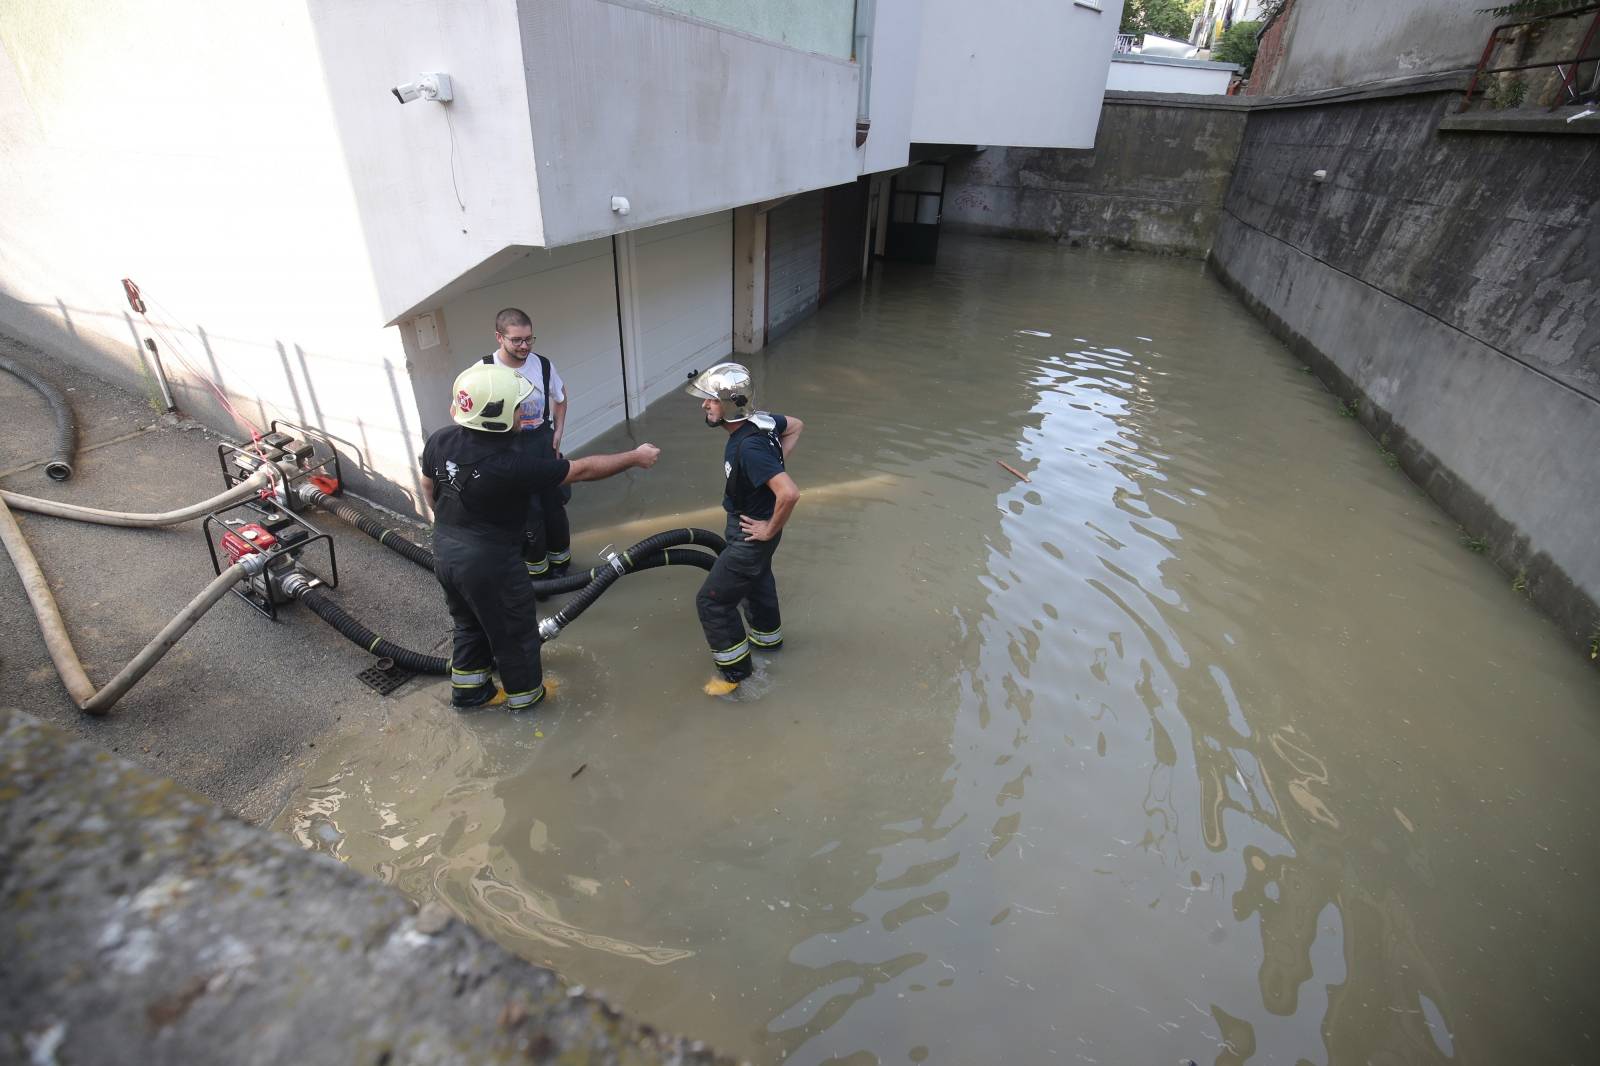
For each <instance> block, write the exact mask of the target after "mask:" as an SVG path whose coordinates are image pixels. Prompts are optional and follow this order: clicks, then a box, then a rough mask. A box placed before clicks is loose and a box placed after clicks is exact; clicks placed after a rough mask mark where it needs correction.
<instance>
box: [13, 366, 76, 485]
mask: <svg viewBox="0 0 1600 1066" xmlns="http://www.w3.org/2000/svg"><path fill="white" fill-rule="evenodd" d="M0 370H4V371H5V372H6V373H8V374H10V375H11V376H12V377H14V378H17V379H18V380H19V381H23V382H26V383H27V384H28V385H31V386H32V387H33V390H34V391H35V392H37V393H38V394H39V395H40V396H43V397H44V400H45V403H47V404H49V405H50V413H51V414H53V415H55V419H56V446H55V450H54V451H53V452H52V453H51V456H50V459H49V460H48V461H47V462H46V463H45V464H44V472H45V473H46V474H49V475H50V478H51V480H53V481H65V480H67V478H69V477H71V476H72V458H73V454H74V453H75V452H76V451H77V450H78V419H77V417H76V416H75V415H73V413H72V405H71V404H69V403H67V398H66V396H64V395H62V392H61V390H60V389H58V388H56V387H55V386H54V385H53V384H51V383H50V382H48V381H46V380H45V379H44V378H42V377H40V376H39V375H38V374H36V373H34V372H33V371H32V370H30V369H28V368H27V367H25V366H23V365H22V364H21V363H16V362H13V361H11V360H10V359H7V358H6V357H5V356H3V355H0Z"/></svg>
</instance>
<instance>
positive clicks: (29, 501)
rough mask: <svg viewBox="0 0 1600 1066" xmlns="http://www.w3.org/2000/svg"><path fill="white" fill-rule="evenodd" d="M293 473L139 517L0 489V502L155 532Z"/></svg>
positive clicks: (265, 473) (280, 472) (268, 473)
mask: <svg viewBox="0 0 1600 1066" xmlns="http://www.w3.org/2000/svg"><path fill="white" fill-rule="evenodd" d="M285 470H287V471H288V472H289V473H291V474H292V473H295V472H296V471H295V469H294V467H293V465H292V464H285V465H280V466H279V467H278V468H277V469H276V470H267V469H262V470H257V471H256V472H255V473H254V474H251V475H250V476H249V477H247V478H245V479H244V480H243V481H241V482H239V483H238V484H237V485H235V486H233V487H232V488H231V489H229V490H228V491H227V492H223V493H219V494H218V495H216V496H213V497H211V498H210V499H209V500H201V501H200V502H199V503H195V504H190V505H189V506H188V507H180V508H178V509H177V510H176V511H161V512H158V513H155V514H140V513H138V512H135V511H102V510H101V509H100V508H98V507H84V506H81V505H79V504H75V503H58V502H56V501H55V500H43V499H40V498H39V497H37V496H23V495H21V494H20V493H16V492H8V491H6V490H5V489H0V500H4V501H5V502H6V503H7V504H10V505H11V506H12V507H15V508H16V509H17V510H19V511H32V512H33V513H34V514H47V515H51V516H52V517H55V518H67V519H71V520H72V521H75V522H93V523H95V524H96V525H102V526H128V527H131V528H134V529H155V528H157V527H159V526H175V525H178V524H179V523H180V522H187V521H189V520H190V519H192V518H199V517H201V516H202V515H207V514H210V513H211V512H212V511H219V510H221V509H222V508H224V507H227V506H229V505H230V504H235V503H239V502H241V501H243V500H247V499H249V498H250V497H252V496H254V495H255V494H256V493H257V492H258V491H260V490H261V489H262V488H263V487H264V486H266V485H268V484H269V483H270V482H271V481H272V479H273V478H274V477H275V476H276V477H285V476H287V475H286V474H285V473H284V471H285Z"/></svg>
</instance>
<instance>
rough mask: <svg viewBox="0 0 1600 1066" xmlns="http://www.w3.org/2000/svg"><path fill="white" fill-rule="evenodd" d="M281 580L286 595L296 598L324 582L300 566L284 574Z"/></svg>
mask: <svg viewBox="0 0 1600 1066" xmlns="http://www.w3.org/2000/svg"><path fill="white" fill-rule="evenodd" d="M280 580H281V587H282V588H283V593H284V595H285V596H288V597H290V598H291V599H296V600H298V599H299V598H300V597H301V596H304V595H305V594H306V593H308V592H310V591H311V590H312V589H314V588H316V587H317V586H318V585H320V584H322V582H320V581H318V580H317V579H316V578H314V577H312V576H311V575H310V574H308V573H306V572H305V571H304V570H301V569H300V568H299V567H296V568H295V569H293V570H291V571H289V572H288V573H287V574H284V575H283V577H282V578H281V579H280Z"/></svg>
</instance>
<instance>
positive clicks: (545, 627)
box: [539, 617, 561, 641]
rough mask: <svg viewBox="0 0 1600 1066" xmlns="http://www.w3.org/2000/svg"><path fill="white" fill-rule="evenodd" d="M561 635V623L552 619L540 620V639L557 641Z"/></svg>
mask: <svg viewBox="0 0 1600 1066" xmlns="http://www.w3.org/2000/svg"><path fill="white" fill-rule="evenodd" d="M560 634H561V623H560V622H558V621H556V620H555V619H554V618H553V617H552V618H541V619H539V639H540V640H545V641H550V640H555V639H556V637H557V636H559V635H560Z"/></svg>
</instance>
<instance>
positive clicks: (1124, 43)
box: [1111, 33, 1139, 56]
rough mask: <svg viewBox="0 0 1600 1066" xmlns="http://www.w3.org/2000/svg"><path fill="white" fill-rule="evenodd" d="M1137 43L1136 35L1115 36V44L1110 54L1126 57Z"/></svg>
mask: <svg viewBox="0 0 1600 1066" xmlns="http://www.w3.org/2000/svg"><path fill="white" fill-rule="evenodd" d="M1138 41H1139V35H1138V34H1137V33H1119V34H1117V43H1116V44H1115V45H1113V46H1112V49H1111V54H1112V55H1115V56H1120V55H1126V54H1127V53H1129V52H1132V51H1133V46H1134V45H1135V44H1137V43H1138Z"/></svg>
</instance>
